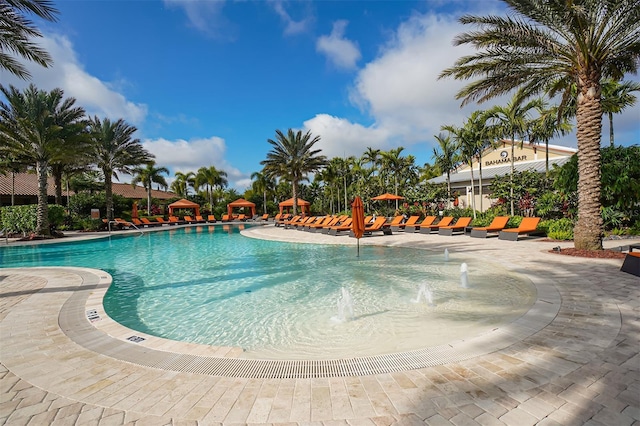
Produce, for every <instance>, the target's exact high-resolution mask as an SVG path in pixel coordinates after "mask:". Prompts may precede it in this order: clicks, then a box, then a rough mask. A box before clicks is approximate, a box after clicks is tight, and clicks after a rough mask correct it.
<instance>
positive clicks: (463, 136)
mask: <svg viewBox="0 0 640 426" xmlns="http://www.w3.org/2000/svg"><path fill="white" fill-rule="evenodd" d="M441 129H442V130H445V131H447V132H449V134H450V135H451V136H452V137H453V140H454V141H455V144H456V149H457V151H458V158H459V159H460V161H463V162H465V163H466V164H468V165H469V171H470V172H471V207H472V210H473V217H474V218H475V216H476V201H475V198H476V197H475V179H474V176H473V159H474V158H475V157H476V155H477V154H478V147H479V146H478V144H477V140H476V139H475V137H474V136H475V135H474V133H473V131H471V128H470V127H469V126H467V127H457V126H453V125H446V126H442V127H441Z"/></svg>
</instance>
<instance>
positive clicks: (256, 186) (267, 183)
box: [251, 172, 276, 214]
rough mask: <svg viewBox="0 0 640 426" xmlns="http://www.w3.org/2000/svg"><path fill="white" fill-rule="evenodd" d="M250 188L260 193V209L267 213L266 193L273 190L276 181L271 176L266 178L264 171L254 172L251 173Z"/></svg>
mask: <svg viewBox="0 0 640 426" xmlns="http://www.w3.org/2000/svg"><path fill="white" fill-rule="evenodd" d="M251 180H252V182H251V189H253V191H255V192H256V193H262V210H263V213H264V214H267V193H269V192H271V191H273V189H274V188H275V186H276V182H275V180H274V179H273V178H268V177H267V175H266V174H265V173H261V172H254V173H252V174H251Z"/></svg>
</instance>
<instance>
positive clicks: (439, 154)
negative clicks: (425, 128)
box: [433, 133, 458, 207]
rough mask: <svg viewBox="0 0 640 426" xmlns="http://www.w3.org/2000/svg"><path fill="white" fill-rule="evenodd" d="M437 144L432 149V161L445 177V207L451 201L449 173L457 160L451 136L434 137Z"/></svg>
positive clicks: (441, 134) (439, 135)
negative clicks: (436, 146)
mask: <svg viewBox="0 0 640 426" xmlns="http://www.w3.org/2000/svg"><path fill="white" fill-rule="evenodd" d="M434 137H435V138H436V141H437V142H438V146H439V148H440V149H438V148H433V159H434V160H435V165H436V166H438V168H440V171H441V172H442V173H445V174H446V175H447V207H450V206H449V205H448V203H450V202H451V201H450V200H451V172H452V171H453V170H455V168H456V163H457V162H458V160H457V158H458V156H457V148H456V145H455V144H454V143H453V142H452V141H451V136H449V135H445V134H444V133H440V134H438V135H437V136H434Z"/></svg>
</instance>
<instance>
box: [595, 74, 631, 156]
mask: <svg viewBox="0 0 640 426" xmlns="http://www.w3.org/2000/svg"><path fill="white" fill-rule="evenodd" d="M638 91H640V83H636V82H635V81H623V82H619V81H615V80H613V79H610V78H608V79H606V80H604V81H603V82H602V100H601V102H602V112H603V113H605V114H607V117H608V118H609V144H610V145H611V146H613V144H614V143H613V114H619V113H621V112H622V110H624V109H625V108H626V107H630V106H633V105H635V103H636V97H635V96H633V95H632V94H631V92H638Z"/></svg>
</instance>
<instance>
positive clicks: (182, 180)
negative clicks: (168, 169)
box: [171, 172, 196, 198]
mask: <svg viewBox="0 0 640 426" xmlns="http://www.w3.org/2000/svg"><path fill="white" fill-rule="evenodd" d="M195 176H196V174H195V173H193V172H187V173H182V172H176V173H175V180H174V181H173V182H171V190H172V191H173V192H175V193H176V194H178V195H179V196H180V197H182V198H187V197H188V196H189V187H192V188H193V187H194V186H195V184H196V180H195Z"/></svg>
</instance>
